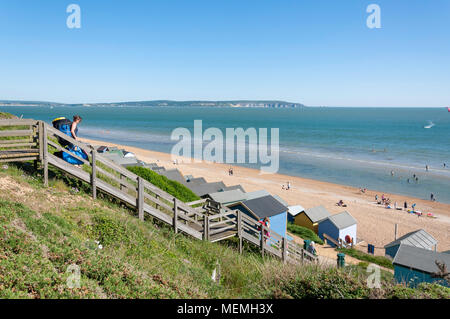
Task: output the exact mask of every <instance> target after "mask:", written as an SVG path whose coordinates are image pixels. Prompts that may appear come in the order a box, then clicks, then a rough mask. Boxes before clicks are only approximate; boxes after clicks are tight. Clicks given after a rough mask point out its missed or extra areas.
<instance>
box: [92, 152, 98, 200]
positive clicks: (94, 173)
mask: <svg viewBox="0 0 450 319" xmlns="http://www.w3.org/2000/svg"><path fill="white" fill-rule="evenodd" d="M96 153H97V151H96V150H95V149H94V148H92V150H91V154H92V164H91V165H92V174H91V186H92V198H93V199H97V182H96V179H97V163H96V158H97V155H96Z"/></svg>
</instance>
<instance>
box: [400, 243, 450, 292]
mask: <svg viewBox="0 0 450 319" xmlns="http://www.w3.org/2000/svg"><path fill="white" fill-rule="evenodd" d="M436 261H438V262H440V263H444V264H445V265H447V267H448V265H450V254H446V253H439V252H436V251H433V250H430V249H424V248H419V247H414V246H410V245H404V244H400V247H399V249H398V251H397V254H396V255H395V258H394V261H393V262H392V263H393V264H394V278H395V280H396V281H397V282H398V283H406V284H408V285H409V286H411V287H416V286H417V285H418V284H420V283H422V282H427V283H437V284H440V285H443V286H446V287H450V285H449V283H448V282H447V281H445V280H443V279H441V278H433V277H432V274H435V273H438V272H439V268H438V266H437V265H436Z"/></svg>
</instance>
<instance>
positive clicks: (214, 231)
mask: <svg viewBox="0 0 450 319" xmlns="http://www.w3.org/2000/svg"><path fill="white" fill-rule="evenodd" d="M231 229H233V230H234V231H236V225H229V226H226V227H222V228H219V229H212V227H210V231H209V234H210V235H211V236H212V235H215V234H218V233H223V232H224V231H227V230H231Z"/></svg>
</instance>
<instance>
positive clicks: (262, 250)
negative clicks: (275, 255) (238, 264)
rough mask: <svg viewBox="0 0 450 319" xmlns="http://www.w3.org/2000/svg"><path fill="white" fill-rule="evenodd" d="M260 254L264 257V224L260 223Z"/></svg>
mask: <svg viewBox="0 0 450 319" xmlns="http://www.w3.org/2000/svg"><path fill="white" fill-rule="evenodd" d="M260 245H261V256H262V257H264V224H261V243H260Z"/></svg>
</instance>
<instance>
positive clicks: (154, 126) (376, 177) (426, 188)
mask: <svg viewBox="0 0 450 319" xmlns="http://www.w3.org/2000/svg"><path fill="white" fill-rule="evenodd" d="M0 111H6V112H10V113H13V114H15V115H17V116H21V115H23V117H24V118H34V119H39V120H44V121H46V122H48V123H50V122H51V120H52V119H53V118H56V117H59V116H66V117H70V118H71V117H72V115H74V114H79V115H81V116H82V117H83V122H82V124H81V126H80V131H79V135H80V136H81V137H86V138H92V139H103V140H106V141H110V142H116V143H120V144H126V145H132V146H137V147H141V148H145V149H150V150H155V151H161V152H170V151H171V149H172V146H173V145H174V144H175V142H174V141H171V140H170V134H171V133H172V130H173V129H175V128H177V127H185V128H188V129H190V130H191V132H192V130H193V124H194V120H203V129H206V128H208V127H217V128H220V129H222V130H223V132H224V135H225V128H227V127H229V128H237V127H242V128H244V129H246V128H249V127H255V128H279V129H280V170H279V173H283V174H288V175H294V176H301V177H306V178H312V179H317V180H322V181H328V182H334V183H338V184H345V185H350V186H355V187H366V188H369V189H374V190H379V191H380V192H381V191H384V192H390V193H397V194H403V195H410V196H414V197H418V198H423V199H429V198H430V194H431V193H434V195H435V197H436V198H437V200H438V201H441V202H446V203H450V168H449V166H450V113H449V112H448V111H447V109H446V108H342V107H339V108H332V107H327V108H316V107H315V108H302V109H260V108H197V107H54V108H50V107H30V106H28V107H19V106H9V107H0ZM429 121H431V122H433V123H434V126H433V127H432V128H429V129H426V128H424V127H425V126H427V125H428V124H429ZM444 163H446V164H447V167H446V168H444V165H443V164H444ZM425 165H428V166H429V171H428V172H427V171H426V170H425ZM248 166H252V165H248ZM254 166H255V165H253V167H254ZM391 171H394V176H391ZM413 174H416V175H417V176H418V178H419V181H418V182H416V181H413V178H412V175H413ZM408 178H410V183H408V181H407V180H408Z"/></svg>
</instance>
